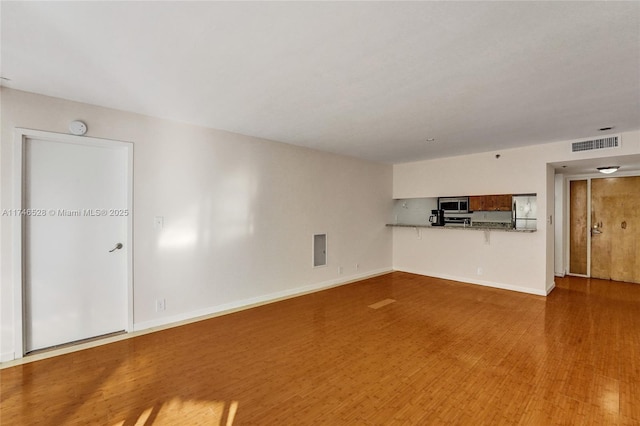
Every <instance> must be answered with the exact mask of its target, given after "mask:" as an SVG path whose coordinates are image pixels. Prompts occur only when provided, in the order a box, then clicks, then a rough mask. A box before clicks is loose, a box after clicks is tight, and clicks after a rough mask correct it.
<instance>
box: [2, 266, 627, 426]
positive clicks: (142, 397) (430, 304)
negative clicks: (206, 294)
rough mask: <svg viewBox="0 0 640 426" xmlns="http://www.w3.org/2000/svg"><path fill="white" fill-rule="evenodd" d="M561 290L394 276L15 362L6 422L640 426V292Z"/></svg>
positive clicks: (571, 284)
mask: <svg viewBox="0 0 640 426" xmlns="http://www.w3.org/2000/svg"><path fill="white" fill-rule="evenodd" d="M556 284H557V287H556V289H555V290H554V291H553V292H552V293H551V295H550V296H549V297H547V298H544V297H539V296H532V295H527V294H521V293H515V292H509V291H503V290H497V289H491V288H486V287H480V286H474V285H469V284H462V283H457V282H453V281H446V280H439V279H434V278H428V277H422V276H417V275H412V274H407V273H401V272H394V273H391V274H388V275H383V276H379V277H376V278H372V279H368V280H365V281H361V282H358V283H354V284H350V285H346V286H342V287H337V288H333V289H330V290H326V291H322V292H318V293H314V294H310V295H306V296H302V297H298V298H294V299H289V300H285V301H282V302H278V303H273V304H270V305H266V306H262V307H258V308H254V309H249V310H246V311H242V312H237V313H234V314H230V315H226V316H223V317H219V318H214V319H210V320H206V321H201V322H198V323H193V324H189V325H185V326H181V327H176V328H172V329H168V330H164V331H161V332H157V333H152V334H147V335H143V336H140V337H136V338H132V339H128V340H123V341H120V342H116V343H112V344H108V345H104V346H100V347H97V348H93V349H87V350H83V351H79V352H75V353H71V354H67V355H63V356H59V357H55V358H50V359H46V360H42V361H37V362H33V363H29V364H25V365H20V366H15V367H11V368H7V369H4V370H0V393H1V394H0V396H1V406H0V424H2V425H3V426H4V425H39V424H42V425H72V424H78V425H80V424H82V425H86V424H96V425H151V424H153V425H231V424H233V425H311V424H313V425H390V424H411V425H431V424H433V425H437V424H447V425H450V424H451V425H456V424H459V425H470V424H473V425H483V424H486V425H554V424H557V425H561V424H572V425H574V424H585V425H587V424H598V425H602V424H606V425H638V424H640V285H637V284H625V283H616V282H611V281H602V280H595V279H592V280H588V279H583V278H563V279H557V280H556ZM386 299H393V300H395V302H393V303H389V304H386V305H385V306H380V307H379V308H378V309H371V308H370V307H369V306H370V305H372V304H375V303H377V302H380V301H384V300H386Z"/></svg>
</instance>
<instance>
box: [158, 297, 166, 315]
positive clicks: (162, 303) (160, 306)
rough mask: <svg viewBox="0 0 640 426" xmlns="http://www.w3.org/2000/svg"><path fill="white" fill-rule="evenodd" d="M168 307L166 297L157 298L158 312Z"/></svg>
mask: <svg viewBox="0 0 640 426" xmlns="http://www.w3.org/2000/svg"><path fill="white" fill-rule="evenodd" d="M165 309H167V300H166V299H156V312H161V311H164V310H165Z"/></svg>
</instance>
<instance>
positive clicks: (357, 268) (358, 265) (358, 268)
mask: <svg viewBox="0 0 640 426" xmlns="http://www.w3.org/2000/svg"><path fill="white" fill-rule="evenodd" d="M359 270H360V264H359V263H356V271H359Z"/></svg>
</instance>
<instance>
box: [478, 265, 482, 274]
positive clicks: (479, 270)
mask: <svg viewBox="0 0 640 426" xmlns="http://www.w3.org/2000/svg"><path fill="white" fill-rule="evenodd" d="M482 272H483V271H482V268H481V267H479V266H478V271H477V274H478V275H482Z"/></svg>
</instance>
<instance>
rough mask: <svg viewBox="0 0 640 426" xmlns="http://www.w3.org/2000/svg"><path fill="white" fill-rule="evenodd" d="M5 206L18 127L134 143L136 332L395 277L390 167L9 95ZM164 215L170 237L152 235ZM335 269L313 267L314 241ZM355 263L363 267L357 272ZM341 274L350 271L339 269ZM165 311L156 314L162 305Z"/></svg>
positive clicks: (8, 297)
mask: <svg viewBox="0 0 640 426" xmlns="http://www.w3.org/2000/svg"><path fill="white" fill-rule="evenodd" d="M1 94H2V145H1V151H0V152H1V167H2V168H1V175H2V186H1V189H2V194H1V203H2V209H6V208H11V207H13V206H12V204H11V200H12V191H13V187H14V185H15V182H13V180H12V173H13V171H12V158H13V144H14V140H13V129H14V128H15V127H24V128H30V129H37V130H44V131H51V132H59V133H67V132H68V130H67V126H68V123H69V122H70V121H72V120H74V119H81V120H84V121H85V122H86V123H87V125H88V127H89V131H88V133H87V136H92V137H97V138H107V139H115V140H122V141H131V142H133V143H134V231H133V232H134V236H133V237H134V303H135V305H134V311H135V314H134V315H135V318H134V322H135V328H136V329H141V328H147V327H151V326H155V325H160V324H165V323H169V322H172V321H177V320H181V319H186V318H190V317H194V316H198V315H204V314H208V313H212V312H216V311H219V310H223V309H227V308H231V307H236V306H242V305H246V304H249V303H254V302H258V301H261V300H268V299H271V298H274V297H280V296H284V295H289V294H294V293H296V292H300V291H305V290H311V289H316V288H321V287H324V286H328V285H334V284H337V283H340V282H343V281H347V280H349V279H354V278H357V277H362V276H366V275H371V274H374V273H379V272H382V271H387V270H390V269H391V263H392V262H391V237H392V232H391V230H390V229H389V228H386V227H385V223H386V222H387V221H388V217H389V213H390V211H391V208H392V197H391V192H392V188H391V187H392V167H391V166H389V165H382V164H376V163H370V162H365V161H360V160H356V159H351V158H346V157H342V156H338V155H333V154H328V153H323V152H319V151H314V150H310V149H304V148H299V147H294V146H291V145H286V144H282V143H278V142H273V141H267V140H261V139H257V138H252V137H248V136H243V135H238V134H233V133H229V132H224V131H219V130H213V129H207V128H202V127H197V126H192V125H188V124H182V123H176V122H171V121H167V120H162V119H157V118H151V117H147V116H142V115H137V114H132V113H127V112H123V111H116V110H111V109H106V108H101V107H97V106H92V105H87V104H81V103H75V102H70V101H66V100H62V99H56V98H50V97H45V96H40V95H35V94H31V93H26V92H20V91H15V90H10V89H5V88H3V89H2V92H1ZM154 216H163V217H164V229H162V230H157V229H154V227H153V218H154ZM317 232H326V233H328V266H327V267H324V268H315V269H314V268H312V267H311V264H312V255H311V247H312V234H313V233H317ZM0 238H1V241H0V249H1V250H2V251H1V253H2V260H1V263H0V267H1V271H0V274H1V275H0V277H1V279H2V281H1V284H0V309H1V311H0V318H1V320H2V326H1V327H2V328H1V339H0V345H1V347H0V354H1V355H2V360H3V361H4V360H7V359H10V358H12V356H13V353H14V350H15V348H14V347H13V326H14V321H13V319H14V318H13V315H14V312H13V308H12V304H13V299H14V297H15V295H14V294H13V291H12V286H13V282H12V272H13V271H12V270H11V265H12V262H13V257H14V256H16V254H17V253H15V252H14V251H13V250H12V245H11V241H12V233H11V220H10V219H9V218H7V217H2V227H1V234H0ZM356 264H358V265H359V269H356ZM339 267H343V273H342V274H340V273H339ZM158 298H165V299H166V311H164V312H160V313H157V312H155V299H158Z"/></svg>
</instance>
